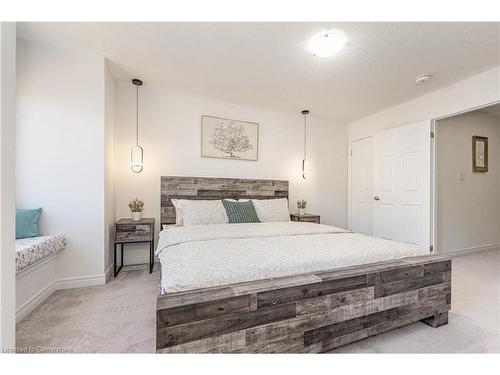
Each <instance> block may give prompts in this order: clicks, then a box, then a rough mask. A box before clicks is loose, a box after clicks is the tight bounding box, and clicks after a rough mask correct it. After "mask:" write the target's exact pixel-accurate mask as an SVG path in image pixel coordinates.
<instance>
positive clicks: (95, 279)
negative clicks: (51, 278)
mask: <svg viewBox="0 0 500 375" xmlns="http://www.w3.org/2000/svg"><path fill="white" fill-rule="evenodd" d="M55 284H56V290H63V289H73V288H83V287H86V286H95V285H104V284H106V275H105V274H102V275H92V276H83V277H66V278H64V279H58V280H56V282H55Z"/></svg>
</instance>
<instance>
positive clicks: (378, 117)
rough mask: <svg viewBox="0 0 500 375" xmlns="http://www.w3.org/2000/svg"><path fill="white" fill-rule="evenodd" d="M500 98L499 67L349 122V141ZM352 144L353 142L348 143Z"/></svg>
mask: <svg viewBox="0 0 500 375" xmlns="http://www.w3.org/2000/svg"><path fill="white" fill-rule="evenodd" d="M498 100H500V67H496V68H494V69H490V70H488V71H486V72H483V73H481V74H478V75H475V76H473V77H470V78H468V79H465V80H463V81H460V82H458V83H456V84H454V85H452V86H449V87H445V88H443V89H441V90H438V91H435V92H432V93H430V94H427V95H425V96H421V97H419V98H416V99H413V100H410V101H407V102H404V103H402V104H400V105H397V106H394V107H391V108H389V109H386V110H384V111H381V112H379V113H376V114H374V115H371V116H368V117H365V118H362V119H360V120H357V121H354V122H353V123H351V124H349V129H348V134H349V140H353V139H359V138H363V137H367V136H370V135H373V134H374V133H375V132H376V131H378V130H383V129H388V128H392V127H395V126H399V125H405V124H410V123H414V122H418V121H420V120H430V119H434V118H438V117H442V116H446V115H451V114H454V113H456V112H460V111H464V110H467V109H471V108H475V107H477V106H482V105H484V104H487V103H492V102H495V101H498ZM349 143H350V142H349Z"/></svg>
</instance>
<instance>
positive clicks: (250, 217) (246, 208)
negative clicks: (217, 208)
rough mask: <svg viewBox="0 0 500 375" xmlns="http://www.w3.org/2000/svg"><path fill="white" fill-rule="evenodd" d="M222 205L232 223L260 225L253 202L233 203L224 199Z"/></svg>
mask: <svg viewBox="0 0 500 375" xmlns="http://www.w3.org/2000/svg"><path fill="white" fill-rule="evenodd" d="M222 204H223V205H224V208H225V209H226V214H227V217H228V219H229V222H230V223H260V220H259V217H258V216H257V212H255V208H254V206H253V203H252V201H247V202H232V201H228V200H225V199H223V200H222Z"/></svg>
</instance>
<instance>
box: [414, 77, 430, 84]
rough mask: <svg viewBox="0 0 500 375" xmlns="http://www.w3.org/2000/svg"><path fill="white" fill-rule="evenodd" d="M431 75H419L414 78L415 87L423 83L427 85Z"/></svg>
mask: <svg viewBox="0 0 500 375" xmlns="http://www.w3.org/2000/svg"><path fill="white" fill-rule="evenodd" d="M431 78H432V77H431V75H430V74H421V75H419V76H418V77H417V78H415V83H416V84H417V85H422V84H424V83H427V82H429V81H430V80H431Z"/></svg>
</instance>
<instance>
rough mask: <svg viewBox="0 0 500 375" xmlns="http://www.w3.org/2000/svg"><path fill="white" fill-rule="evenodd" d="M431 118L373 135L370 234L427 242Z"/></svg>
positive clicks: (425, 245) (420, 243)
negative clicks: (371, 227)
mask: <svg viewBox="0 0 500 375" xmlns="http://www.w3.org/2000/svg"><path fill="white" fill-rule="evenodd" d="M430 131H431V125H430V121H423V122H419V123H416V124H412V125H406V126H401V127H398V128H393V129H389V130H385V131H381V132H378V133H376V134H375V136H374V138H373V160H374V163H373V235H374V236H376V237H382V238H387V239H390V240H395V241H402V242H408V243H413V244H416V245H419V246H420V247H421V248H425V249H429V246H430V218H431V213H430V200H431V186H430V185H431V183H430V176H431V165H430V164H431V163H430V155H431V146H430Z"/></svg>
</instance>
